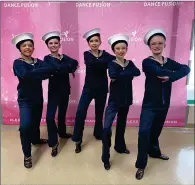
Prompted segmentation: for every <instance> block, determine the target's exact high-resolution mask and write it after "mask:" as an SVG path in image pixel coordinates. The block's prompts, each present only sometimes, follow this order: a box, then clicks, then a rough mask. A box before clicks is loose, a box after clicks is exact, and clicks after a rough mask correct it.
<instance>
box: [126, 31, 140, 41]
mask: <svg viewBox="0 0 195 185" xmlns="http://www.w3.org/2000/svg"><path fill="white" fill-rule="evenodd" d="M138 33H139V31H138V30H134V31H132V32H130V36H129V41H130V42H141V41H142V40H143V39H142V37H140V36H138Z"/></svg>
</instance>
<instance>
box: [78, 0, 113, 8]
mask: <svg viewBox="0 0 195 185" xmlns="http://www.w3.org/2000/svg"><path fill="white" fill-rule="evenodd" d="M76 7H77V8H108V7H111V3H110V2H103V1H102V2H78V3H76Z"/></svg>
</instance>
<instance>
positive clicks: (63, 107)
mask: <svg viewBox="0 0 195 185" xmlns="http://www.w3.org/2000/svg"><path fill="white" fill-rule="evenodd" d="M68 102H69V93H64V94H63V93H61V94H60V95H57V94H54V93H53V94H52V93H48V103H47V113H46V121H47V129H48V144H49V146H50V147H54V146H55V145H56V144H57V142H58V134H59V135H61V136H63V135H64V134H66V124H65V119H66V111H67V108H68ZM57 107H58V127H57V125H56V122H55V115H56V111H57Z"/></svg>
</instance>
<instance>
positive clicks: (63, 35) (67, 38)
mask: <svg viewBox="0 0 195 185" xmlns="http://www.w3.org/2000/svg"><path fill="white" fill-rule="evenodd" d="M61 40H62V42H74V38H73V37H72V36H70V31H68V30H67V31H63V32H61Z"/></svg>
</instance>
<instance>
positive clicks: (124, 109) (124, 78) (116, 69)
mask: <svg viewBox="0 0 195 185" xmlns="http://www.w3.org/2000/svg"><path fill="white" fill-rule="evenodd" d="M108 72H109V76H110V78H111V79H114V80H111V82H110V96H109V100H108V106H107V108H106V112H105V120H104V131H103V140H102V142H103V153H102V161H103V162H104V163H108V162H109V158H110V146H111V136H112V129H111V128H112V124H113V121H114V118H115V116H116V114H118V115H117V127H116V137H115V146H114V148H115V150H116V151H117V152H119V153H123V152H124V151H125V150H126V144H125V139H124V134H125V127H126V120H127V114H128V111H129V106H130V105H132V103H133V92H132V80H133V78H134V77H135V76H139V75H140V70H139V69H138V68H137V67H136V66H135V65H134V63H133V62H132V61H130V60H126V61H125V67H122V66H121V65H119V64H118V63H116V60H113V61H112V62H110V63H109V68H108Z"/></svg>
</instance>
